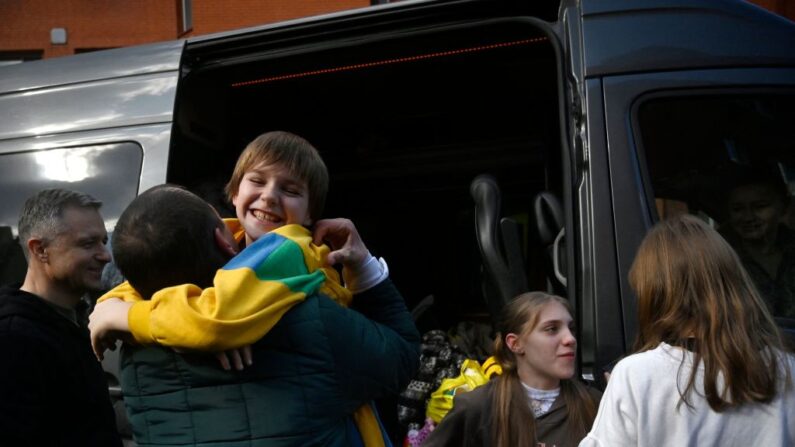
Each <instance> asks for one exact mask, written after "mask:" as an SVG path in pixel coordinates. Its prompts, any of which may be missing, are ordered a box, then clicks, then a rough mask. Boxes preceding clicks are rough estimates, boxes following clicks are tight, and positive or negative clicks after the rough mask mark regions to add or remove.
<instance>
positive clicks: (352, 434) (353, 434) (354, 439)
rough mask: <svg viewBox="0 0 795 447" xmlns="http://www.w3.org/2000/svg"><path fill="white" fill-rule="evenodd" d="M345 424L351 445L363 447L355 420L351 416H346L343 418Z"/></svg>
mask: <svg viewBox="0 0 795 447" xmlns="http://www.w3.org/2000/svg"><path fill="white" fill-rule="evenodd" d="M345 425H346V426H347V428H348V439H350V441H351V447H364V441H363V440H362V435H361V433H359V429H358V428H357V427H356V422H354V420H353V416H348V417H347V418H346V419H345Z"/></svg>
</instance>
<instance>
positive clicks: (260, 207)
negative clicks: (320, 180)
mask: <svg viewBox="0 0 795 447" xmlns="http://www.w3.org/2000/svg"><path fill="white" fill-rule="evenodd" d="M308 191H309V190H308V187H307V184H306V182H305V181H303V180H300V179H298V178H296V177H295V176H293V175H292V174H290V172H289V171H288V170H287V169H286V168H285V167H284V166H282V165H280V164H271V165H265V164H260V165H258V166H256V167H254V168H253V169H251V170H250V171H248V172H246V173H245V174H244V175H243V178H242V180H241V181H240V186H239V188H238V191H237V194H236V195H235V196H234V197H233V198H232V204H233V205H235V213H236V214H237V218H238V219H239V220H240V223H241V225H243V228H244V229H245V231H246V244H247V245H248V244H250V243H252V242H253V241H255V240H257V239H259V237H260V236H262V235H263V234H265V233H267V232H269V231H272V230H274V229H276V228H279V227H281V226H283V225H288V224H298V225H304V226H308V225H310V224H311V223H312V221H311V219H310V216H309V192H308Z"/></svg>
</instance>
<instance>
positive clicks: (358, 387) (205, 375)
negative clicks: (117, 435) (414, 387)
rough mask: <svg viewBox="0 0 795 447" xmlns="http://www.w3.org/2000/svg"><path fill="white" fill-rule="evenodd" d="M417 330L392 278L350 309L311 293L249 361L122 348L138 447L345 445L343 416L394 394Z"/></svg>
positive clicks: (349, 429) (407, 373)
mask: <svg viewBox="0 0 795 447" xmlns="http://www.w3.org/2000/svg"><path fill="white" fill-rule="evenodd" d="M419 341H420V336H419V333H418V332H417V328H416V327H415V326H414V323H413V321H412V320H411V314H410V313H409V312H408V310H407V309H406V305H405V302H404V300H403V297H402V296H401V295H400V293H399V292H398V290H397V289H396V288H395V286H394V285H393V284H392V282H391V281H390V280H388V279H387V280H385V281H383V282H382V283H380V284H378V285H377V286H375V287H373V288H372V289H370V290H367V291H365V292H362V293H360V294H357V295H355V296H354V299H353V303H352V305H351V308H350V309H346V308H343V307H341V306H340V305H339V304H337V303H335V302H334V301H332V300H331V299H330V298H328V297H326V296H322V295H319V294H314V295H310V296H309V297H307V299H306V300H305V301H303V302H301V303H299V304H297V305H295V306H294V307H292V308H291V309H290V310H289V311H288V312H287V313H286V314H285V315H284V316H283V317H282V318H281V320H280V321H279V322H278V323H277V324H276V325H275V326H274V327H273V329H271V331H270V332H269V333H268V334H267V335H265V337H263V338H262V339H261V340H260V341H258V342H257V343H255V344H254V345H252V351H253V354H254V364H253V365H252V366H250V367H248V368H246V369H245V370H243V371H240V372H238V371H223V370H221V368H220V367H219V366H218V364H217V361H216V360H215V358H213V357H212V356H208V355H206V354H204V355H195V354H194V355H188V354H186V355H177V354H176V353H174V351H173V350H171V349H166V348H160V347H133V346H129V345H125V347H124V348H123V351H122V367H121V370H122V377H121V382H122V388H123V390H124V403H125V405H126V406H127V412H128V414H129V417H130V423H131V424H132V426H133V432H134V435H135V441H136V442H137V443H138V445H139V446H141V447H144V446H170V447H174V446H208V447H209V446H213V447H216V446H218V447H220V446H223V447H231V446H235V447H276V446H279V447H287V446H290V447H292V446H300V447H311V446H324V447H350V446H353V445H356V443H357V442H359V443H360V442H361V439H360V438H359V439H357V436H358V432H356V431H355V427H354V426H353V425H352V420H351V418H350V415H351V414H352V413H353V412H354V410H356V409H357V408H359V407H360V406H361V405H362V404H363V403H365V402H368V401H370V400H371V399H374V398H379V397H384V396H390V395H392V396H394V395H397V393H399V392H400V390H401V389H402V388H403V387H404V386H405V385H406V384H407V383H408V382H409V380H410V379H411V377H412V376H413V375H414V373H415V372H416V370H417V366H418V363H419V361H418V359H419Z"/></svg>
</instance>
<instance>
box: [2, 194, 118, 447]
mask: <svg viewBox="0 0 795 447" xmlns="http://www.w3.org/2000/svg"><path fill="white" fill-rule="evenodd" d="M100 205H101V202H99V201H98V200H96V199H94V198H93V197H91V196H89V195H86V194H82V193H78V192H74V191H67V190H63V189H48V190H44V191H41V192H39V193H37V194H35V195H34V196H32V197H30V198H29V199H28V200H27V201H26V202H25V205H24V207H23V209H22V213H21V215H20V219H19V240H20V241H21V243H22V244H23V248H24V251H25V256H26V257H27V259H28V270H27V273H26V276H25V282H24V283H23V284H22V287H21V288H19V289H14V288H8V287H5V288H2V289H0V356H2V359H1V360H0V437H2V442H1V443H2V444H3V445H14V446H27V445H31V446H78V445H79V446H120V445H121V440H120V439H119V436H118V434H117V432H116V423H115V419H114V414H113V410H112V408H111V404H110V398H109V396H108V389H107V383H106V381H105V378H104V374H103V372H102V368H101V366H100V364H99V363H98V362H97V360H96V358H95V357H94V355H93V352H92V351H91V344H90V341H89V336H88V331H87V330H86V329H85V328H84V327H81V325H80V324H79V323H78V319H77V314H76V311H75V306H76V305H77V304H78V302H79V301H80V298H81V296H83V294H85V293H86V292H88V291H90V290H98V289H100V288H101V281H100V279H101V275H102V269H103V267H104V266H105V264H107V263H108V262H109V261H110V254H109V253H108V250H107V248H105V243H106V242H107V233H106V232H105V225H104V222H103V220H102V217H101V216H100V215H99V211H98V210H99V207H100Z"/></svg>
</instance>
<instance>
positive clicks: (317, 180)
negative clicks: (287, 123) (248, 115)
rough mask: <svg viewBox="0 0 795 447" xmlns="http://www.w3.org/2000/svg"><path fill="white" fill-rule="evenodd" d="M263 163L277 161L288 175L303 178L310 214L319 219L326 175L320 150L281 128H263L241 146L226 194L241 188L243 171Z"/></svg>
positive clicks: (323, 201)
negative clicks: (279, 129)
mask: <svg viewBox="0 0 795 447" xmlns="http://www.w3.org/2000/svg"><path fill="white" fill-rule="evenodd" d="M261 164H265V165H272V164H280V165H282V166H284V167H285V168H286V169H287V171H288V172H289V173H290V175H292V176H294V177H296V178H298V179H300V180H301V181H304V182H306V184H307V188H308V190H309V191H308V196H309V215H310V217H311V218H312V220H313V221H316V220H318V219H320V216H321V214H322V213H323V207H324V206H325V204H326V195H327V194H328V188H329V175H328V169H327V168H326V164H325V163H324V162H323V158H322V157H321V156H320V153H319V152H318V151H317V149H315V147H314V146H312V144H311V143H309V141H307V140H305V139H304V138H301V137H299V136H298V135H295V134H292V133H290V132H284V131H271V132H266V133H264V134H262V135H260V136H258V137H257V138H255V139H254V140H253V141H252V142H251V143H249V144H248V146H246V148H245V149H243V152H242V153H241V154H240V156H239V157H238V159H237V163H236V164H235V169H234V171H233V172H232V177H231V178H230V179H229V183H227V184H226V195H227V198H228V199H229V201H232V199H233V198H234V197H235V196H236V195H237V193H238V191H239V190H240V182H242V181H243V176H244V175H246V172H248V171H250V170H251V169H254V168H256V167H257V166H259V165H261Z"/></svg>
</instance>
